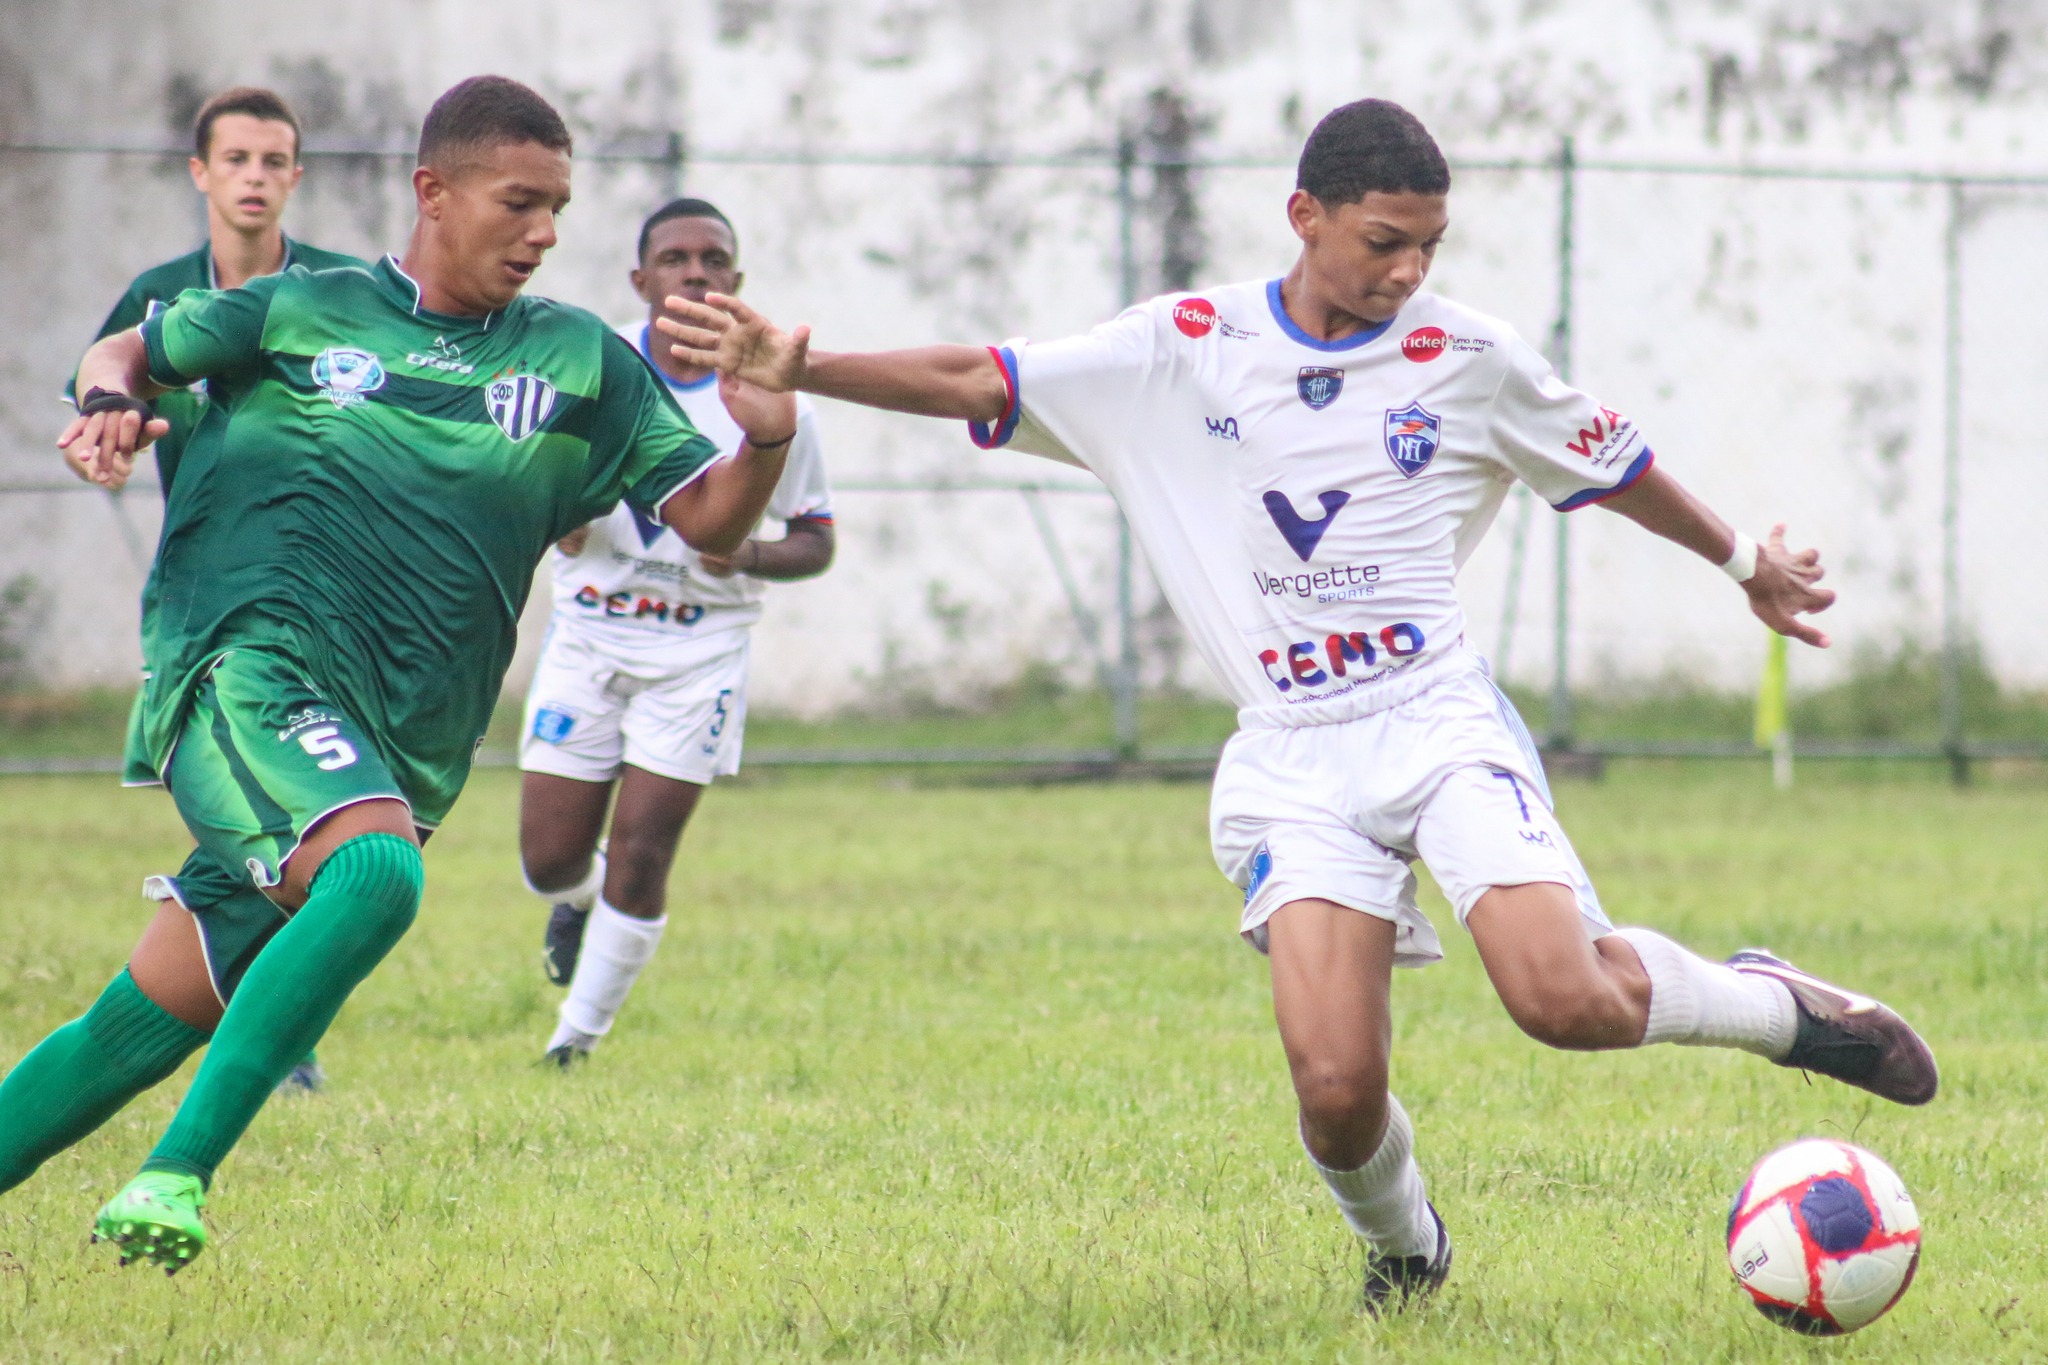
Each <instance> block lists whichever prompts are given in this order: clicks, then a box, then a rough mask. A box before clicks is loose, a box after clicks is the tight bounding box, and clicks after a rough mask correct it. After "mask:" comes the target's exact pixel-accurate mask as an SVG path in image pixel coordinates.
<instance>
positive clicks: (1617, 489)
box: [1551, 446, 1657, 512]
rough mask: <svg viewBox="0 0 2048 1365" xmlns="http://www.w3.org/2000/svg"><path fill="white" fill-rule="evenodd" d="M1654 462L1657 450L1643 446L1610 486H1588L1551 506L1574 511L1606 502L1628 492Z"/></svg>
mask: <svg viewBox="0 0 2048 1365" xmlns="http://www.w3.org/2000/svg"><path fill="white" fill-rule="evenodd" d="M1656 462H1657V452H1656V451H1654V450H1652V449H1650V448H1649V447H1648V446H1644V447H1643V453H1642V454H1640V455H1638V456H1636V458H1635V462H1634V463H1633V464H1631V465H1630V466H1629V467H1628V470H1627V471H1626V472H1625V473H1623V474H1622V476H1621V478H1620V480H1619V481H1618V482H1617V483H1615V485H1614V486H1613V487H1612V488H1588V489H1587V490H1586V491H1585V492H1583V493H1574V494H1572V495H1571V496H1570V497H1568V498H1566V499H1565V500H1564V501H1563V502H1554V503H1552V504H1551V506H1552V507H1555V508H1556V509H1557V510H1558V511H1560V512H1576V511H1578V510H1579V509H1580V508H1581V507H1591V506H1592V505H1593V504H1594V503H1596V502H1606V501H1607V500H1608V499H1609V498H1611V497H1614V496H1616V495H1617V494H1620V493H1626V492H1628V490H1629V489H1630V488H1632V487H1634V486H1635V482H1636V480H1637V479H1640V478H1642V477H1643V475H1645V474H1647V473H1649V472H1650V466H1651V465H1653V464H1655V463H1656Z"/></svg>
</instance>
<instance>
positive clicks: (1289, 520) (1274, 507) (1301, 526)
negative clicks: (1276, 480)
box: [1260, 488, 1351, 564]
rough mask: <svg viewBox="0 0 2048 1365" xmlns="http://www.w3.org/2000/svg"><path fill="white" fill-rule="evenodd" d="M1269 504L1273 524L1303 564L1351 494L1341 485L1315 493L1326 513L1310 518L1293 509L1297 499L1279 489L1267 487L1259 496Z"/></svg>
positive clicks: (1320, 542)
mask: <svg viewBox="0 0 2048 1365" xmlns="http://www.w3.org/2000/svg"><path fill="white" fill-rule="evenodd" d="M1260 501H1261V502H1264V503H1265V504H1266V515H1267V516H1269V517H1271V518H1272V519H1273V525H1274V526H1276V527H1278V528H1279V531H1280V534H1281V535H1282V536H1284V537H1285V538H1286V540H1287V544H1288V546H1289V547H1290V548H1291V549H1293V551H1294V553H1295V555H1296V556H1297V557H1298V558H1299V559H1300V560H1301V562H1302V563H1304V564H1306V563H1308V559H1309V556H1310V555H1312V554H1314V553H1315V552H1316V546H1318V545H1320V544H1322V543H1323V532H1325V531H1327V530H1329V529H1330V523H1331V522H1333V521H1335V520H1336V519H1337V512H1338V509H1340V508H1342V507H1343V506H1344V504H1345V503H1347V502H1350V501H1351V495H1350V494H1349V493H1347V492H1345V491H1344V490H1343V489H1341V488H1332V489H1329V490H1327V491H1326V492H1322V493H1318V494H1316V501H1317V502H1319V503H1321V504H1322V505H1323V515H1322V516H1321V517H1320V518H1318V519H1317V520H1315V521H1309V520H1308V519H1307V518H1305V517H1303V516H1302V515H1301V513H1299V512H1297V511H1295V510H1294V502H1293V500H1292V499H1290V498H1289V497H1288V496H1287V495H1286V494H1285V493H1282V492H1280V491H1279V490H1278V489H1267V490H1266V492H1265V494H1264V495H1263V496H1262V497H1261V498H1260Z"/></svg>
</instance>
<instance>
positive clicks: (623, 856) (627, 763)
mask: <svg viewBox="0 0 2048 1365" xmlns="http://www.w3.org/2000/svg"><path fill="white" fill-rule="evenodd" d="M742 279H743V276H742V275H741V273H740V268H739V243H738V240H737V237H736V234H735V233H734V231H733V226H732V224H731V222H730V221H729V220H728V219H727V218H726V216H725V215H724V214H723V213H721V212H719V210H718V209H717V208H716V207H714V206H713V205H711V204H708V203H706V202H705V201H703V200H701V199H677V200H673V201H671V202H670V203H668V204H665V205H663V206H662V207H661V208H660V209H657V210H656V211H655V212H654V214H653V215H652V216H651V217H649V218H648V220H647V221H646V223H645V224H644V225H642V227H641V229H640V250H639V264H638V265H637V266H635V267H634V269H633V273H632V280H633V288H634V290H635V292H637V293H638V294H639V295H640V297H641V298H642V299H644V300H646V301H647V306H648V315H647V319H646V320H645V321H643V322H638V323H635V324H633V325H632V326H630V327H625V328H621V329H620V331H621V334H622V335H624V336H625V337H626V338H627V339H628V340H629V341H631V342H632V343H633V344H634V345H635V346H636V347H638V348H639V350H640V352H641V354H642V355H644V356H646V357H647V358H648V360H649V361H650V362H651V363H652V364H653V366H654V369H655V371H656V373H658V374H659V375H660V376H661V377H662V378H663V379H664V380H666V381H667V382H668V387H669V392H670V393H672V394H674V395H675V399H676V402H677V403H679V404H680V405H681V406H682V409H683V411H684V412H685V413H687V414H688V415H689V418H690V420H691V422H693V423H694V424H695V425H696V427H697V429H698V430H699V431H701V432H703V433H704V434H705V435H706V436H708V437H710V438H711V439H712V441H713V442H715V443H716V444H717V445H718V447H719V448H720V449H721V450H723V451H726V452H731V451H733V450H736V449H738V448H739V443H740V439H741V432H740V429H739V426H738V424H736V423H735V422H734V421H733V420H732V418H731V417H730V416H729V415H727V413H726V410H725V406H724V404H723V403H722V402H721V401H720V398H719V379H718V375H717V373H716V372H715V371H714V370H712V369H710V368H708V367H704V366H697V365H691V364H689V363H687V362H685V361H682V360H679V359H677V358H676V357H675V356H674V355H673V354H672V353H671V352H670V350H669V348H668V347H667V346H665V345H654V344H650V340H649V339H650V337H651V336H652V335H653V333H652V331H651V328H652V326H653V323H654V320H655V319H656V318H658V317H660V316H661V314H662V307H663V305H662V300H664V299H666V298H668V297H670V296H671V295H675V296H679V297H682V298H685V299H692V300H697V301H702V300H703V299H704V298H705V297H706V295H708V294H712V293H718V294H722V295H730V294H734V293H737V292H738V291H739V288H740V284H741V282H742ZM767 521H768V522H771V523H773V522H779V523H780V524H781V526H782V535H781V536H780V537H779V538H777V539H773V540H766V539H759V538H750V539H749V540H748V541H747V542H746V543H745V544H744V545H742V546H741V547H740V549H739V550H738V551H737V552H736V553H735V554H733V555H732V556H731V557H730V558H721V557H718V556H714V555H707V554H701V553H699V552H698V551H696V550H693V549H691V548H690V547H689V546H687V545H685V544H684V543H683V541H682V538H681V537H680V536H678V535H676V533H675V532H674V531H672V530H670V529H669V528H668V527H666V526H663V525H661V524H660V523H658V522H650V521H647V520H646V519H644V518H642V517H640V516H639V515H638V514H637V513H636V512H634V510H633V509H632V508H630V507H627V506H626V505H625V504H623V503H621V504H620V505H619V506H618V507H617V508H615V509H614V510H613V511H612V514H611V515H610V516H608V517H606V518H604V519H603V520H601V521H595V522H592V523H590V525H588V526H586V527H584V528H582V529H581V530H579V531H577V532H576V533H575V534H574V535H572V536H570V537H568V538H566V539H564V540H563V541H562V542H561V544H560V545H559V546H558V547H557V549H556V553H555V554H554V555H552V556H551V561H552V563H551V567H552V569H553V571H554V592H555V612H554V619H553V621H552V622H551V624H550V625H549V628H548V638H547V644H546V646H545V647H544V648H543V649H542V651H541V658H540V663H539V666H538V668H537V669H536V670H535V672H534V677H533V687H532V689H531V691H530V692H529V693H528V696H527V703H526V727H525V737H524V739H523V741H522V742H521V747H520V754H519V766H520V767H521V768H522V769H523V770H524V772H525V776H524V778H523V785H522V787H521V791H520V811H519V853H520V861H521V862H522V864H523V865H524V870H525V874H526V884H527V886H528V887H529V888H530V889H532V890H533V891H534V892H536V893H537V894H538V895H539V896H540V897H541V898H542V899H543V900H545V901H547V902H549V904H550V905H552V906H553V910H552V911H551V913H550V915H549V919H548V928H547V935H546V942H545V947H544V949H543V962H544V965H545V967H546V969H547V973H548V977H549V979H550V980H552V981H554V982H555V983H556V984H557V985H565V986H567V987H568V988H569V993H568V996H567V998H565V999H564V1000H563V1002H562V1009H561V1017H560V1022H559V1023H558V1025H557V1026H556V1029H555V1033H554V1036H553V1037H552V1038H550V1039H549V1040H548V1051H547V1056H548V1059H549V1060H550V1061H552V1062H554V1063H556V1064H557V1065H559V1066H563V1067H567V1066H570V1065H572V1064H574V1063H575V1062H576V1061H577V1060H579V1059H580V1058H583V1057H586V1056H588V1055H589V1053H590V1051H591V1050H592V1049H593V1048H595V1047H596V1046H597V1042H598V1039H600V1038H602V1037H603V1036H604V1035H605V1034H606V1033H607V1032H609V1031H610V1029H611V1026H612V1021H613V1020H614V1019H616V1018H617V1017H618V1013H619V1009H620V1007H621V1006H622V1005H624V1004H625V1000H626V996H627V994H628V993H629V992H630V991H631V990H632V989H633V983H634V981H636V980H637V979H638V978H639V975H640V973H641V971H642V970H643V969H644V968H645V967H646V965H647V963H648V962H649V961H650V960H652V958H653V956H654V950H655V947H656V945H657V944H658V943H660V941H661V934H662V929H663V927H664V926H665V925H666V924H667V922H668V920H667V887H668V873H669V865H670V864H671V863H672V862H673V861H674V860H675V854H676V845H677V843H678V842H679V841H680V840H681V838H682V834H683V827H684V825H686V824H687V823H688V822H689V819H690V814H691V812H692V811H694V810H695V809H696V808H697V799H698V797H699V796H701V795H702V794H703V791H704V788H705V787H706V786H708V785H710V783H711V782H712V780H713V779H714V778H718V777H726V776H730V775H731V774H734V773H737V772H738V771H739V768H740V740H741V734H742V732H743V731H744V730H745V728H746V719H747V647H748V639H749V635H750V632H751V629H752V627H753V625H754V623H755V622H756V621H758V620H760V619H761V604H762V599H763V598H764V597H765V596H766V595H767V585H768V584H769V583H775V582H789V581H791V580H794V579H799V578H810V577H813V576H815V575H817V574H821V573H823V572H825V570H826V568H828V567H829V566H830V565H831V563H832V551H833V532H832V508H831V491H830V490H829V489H828V488H827V487H826V483H825V464H824V459H823V457H822V455H821V454H820V452H819V448H818V424H817V417H816V415H815V414H814V413H813V411H812V410H811V406H810V403H809V401H808V400H806V399H802V398H799V400H798V403H797V427H796V439H795V441H794V442H792V443H791V445H790V449H789V456H788V459H787V461H786V463H785V464H784V466H783V473H782V480H781V482H780V483H778V484H777V485H776V488H775V493H774V496H773V497H772V498H770V499H769V502H768V514H767ZM614 787H616V788H617V791H618V799H617V803H616V805H615V806H613V809H612V815H611V833H610V838H609V840H608V841H607V843H606V844H605V846H604V848H603V850H602V851H600V848H599V843H598V836H599V834H600V833H601V832H602V831H603V829H604V821H605V807H606V806H607V805H608V804H611V801H612V792H613V788H614Z"/></svg>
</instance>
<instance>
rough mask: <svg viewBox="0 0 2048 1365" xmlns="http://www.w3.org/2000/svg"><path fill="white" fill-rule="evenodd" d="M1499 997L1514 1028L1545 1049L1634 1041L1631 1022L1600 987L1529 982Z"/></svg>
mask: <svg viewBox="0 0 2048 1365" xmlns="http://www.w3.org/2000/svg"><path fill="white" fill-rule="evenodd" d="M1500 998H1501V1004H1503V1005H1505V1006H1506V1007H1507V1011H1508V1017H1509V1018H1511V1019H1513V1020H1514V1021H1515V1026H1516V1027H1517V1028H1519V1029H1521V1030H1522V1032H1524V1033H1526V1034H1528V1035H1529V1036H1530V1037H1531V1038H1534V1039H1535V1040H1536V1041H1537V1042H1539V1043H1542V1044H1544V1045H1545V1046H1546V1047H1555V1048H1564V1049H1568V1050H1571V1051H1575V1052H1584V1051H1596V1050H1599V1049H1603V1048H1615V1047H1627V1046H1629V1044H1630V1042H1631V1041H1632V1035H1631V1026H1632V1022H1633V1021H1632V1020H1631V1018H1630V1017H1629V1014H1628V1011H1627V1010H1626V1009H1625V1008H1624V1007H1623V1002H1622V1001H1620V1000H1619V999H1617V998H1616V997H1615V994H1614V992H1612V991H1611V990H1607V989H1603V988H1602V983H1599V982H1580V981H1572V982H1550V981H1542V980H1536V981H1527V982H1523V983H1521V984H1520V985H1518V986H1517V987H1515V988H1513V989H1508V990H1503V991H1501V993H1500ZM1635 1032H1636V1033H1637V1034H1639V1033H1640V1029H1636V1030H1635Z"/></svg>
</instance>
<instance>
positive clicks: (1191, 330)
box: [1173, 299, 1258, 341]
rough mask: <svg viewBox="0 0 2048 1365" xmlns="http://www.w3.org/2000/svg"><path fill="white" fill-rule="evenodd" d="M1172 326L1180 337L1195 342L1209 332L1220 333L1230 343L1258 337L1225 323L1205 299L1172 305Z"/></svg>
mask: <svg viewBox="0 0 2048 1365" xmlns="http://www.w3.org/2000/svg"><path fill="white" fill-rule="evenodd" d="M1173 325H1174V326H1175V327H1176V328H1178V329H1179V330H1180V334H1181V335H1182V336H1184V337H1189V338H1192V339H1194V340H1197V341H1199V340H1201V339H1202V338H1203V337H1205V336H1207V335H1209V333H1211V332H1220V333H1222V334H1223V335H1224V336H1225V337H1227V338H1229V339H1230V340H1232V341H1249V340H1251V339H1252V338H1253V337H1255V336H1257V335H1258V333H1257V332H1252V331H1247V330H1246V329H1245V328H1242V327H1235V326H1232V325H1231V324H1230V323H1227V322H1225V321H1224V320H1223V315H1222V314H1221V313H1218V312H1217V311H1216V305H1215V304H1213V303H1211V302H1209V300H1207V299H1182V300H1181V301H1180V302H1179V303H1176V304H1175V305H1173Z"/></svg>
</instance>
